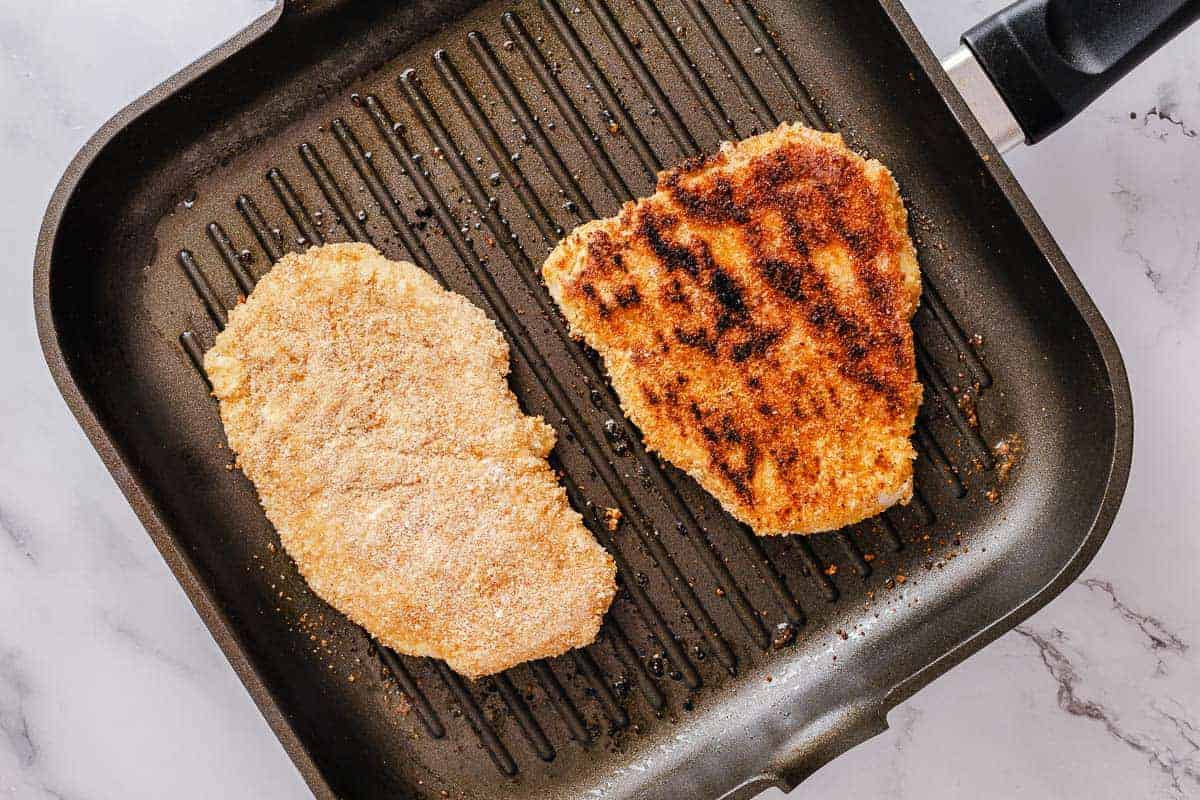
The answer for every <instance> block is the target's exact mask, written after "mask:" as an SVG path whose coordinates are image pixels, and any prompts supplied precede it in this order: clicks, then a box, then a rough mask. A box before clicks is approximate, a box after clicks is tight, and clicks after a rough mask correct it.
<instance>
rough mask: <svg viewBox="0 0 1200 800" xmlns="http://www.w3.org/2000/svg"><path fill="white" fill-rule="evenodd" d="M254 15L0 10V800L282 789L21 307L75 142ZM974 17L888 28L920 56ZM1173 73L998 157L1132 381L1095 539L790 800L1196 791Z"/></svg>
mask: <svg viewBox="0 0 1200 800" xmlns="http://www.w3.org/2000/svg"><path fill="white" fill-rule="evenodd" d="M269 5H270V4H269V2H267V1H266V0H206V2H204V3H184V2H173V3H162V2H154V1H153V0H94V1H93V2H89V3H76V2H67V0H43V1H42V2H38V3H30V2H25V0H0V98H2V99H3V108H4V112H3V117H2V118H0V174H2V175H3V176H4V181H3V183H0V248H2V250H0V252H2V253H3V255H4V260H3V264H2V265H0V270H2V271H0V341H3V342H4V345H3V346H2V347H0V375H3V376H4V378H3V380H0V453H3V456H4V457H3V459H0V609H3V613H2V614H0V797H14V798H70V799H71V800H75V799H76V798H81V799H82V798H108V797H112V798H140V797H162V796H176V797H181V798H209V797H231V798H232V797H248V798H249V797H253V798H301V797H305V796H308V795H307V791H306V789H305V787H304V785H303V783H302V782H301V780H300V779H299V777H298V776H297V774H296V772H295V770H294V769H293V768H292V766H291V763H290V762H289V761H288V759H287V757H286V756H285V754H284V753H283V750H282V748H281V747H280V746H279V744H278V743H277V742H276V741H275V739H274V737H273V736H272V734H271V732H270V731H269V730H268V728H267V726H266V724H265V723H264V722H263V720H262V718H261V717H260V716H259V714H258V712H257V710H255V708H254V706H253V704H252V703H251V701H250V699H249V697H248V695H247V694H246V692H245V690H244V689H243V688H242V687H241V684H240V683H239V682H238V680H237V678H236V677H235V676H234V674H233V672H232V670H230V669H229V667H228V665H227V663H226V662H225V660H224V658H223V657H222V656H221V654H220V653H219V652H218V650H217V648H216V646H215V644H214V643H213V642H212V640H211V638H210V637H209V635H208V633H207V632H206V631H205V629H204V626H203V625H202V624H201V623H200V621H199V619H198V618H197V616H196V614H195V612H194V611H193V610H192V608H191V606H190V604H189V603H188V601H187V599H186V598H185V597H184V595H183V593H182V591H180V589H179V588H178V586H177V585H176V583H175V581H174V579H173V578H172V577H171V575H170V573H169V572H168V570H167V568H166V566H165V565H164V564H163V562H162V560H161V559H160V558H159V556H158V554H157V553H156V552H155V551H154V548H153V546H152V545H151V543H150V540H149V538H148V537H147V536H146V535H145V533H144V531H143V530H142V528H141V526H140V525H139V523H138V522H137V520H136V519H135V518H134V516H133V514H132V512H131V511H130V510H129V508H128V507H127V505H126V504H125V502H124V500H123V499H122V498H121V496H120V494H119V493H118V491H117V489H116V487H115V486H114V485H113V483H112V481H111V479H110V478H109V477H108V475H107V473H106V472H105V470H104V468H103V466H102V465H101V464H100V462H99V459H98V458H97V457H96V455H95V454H94V452H93V451H92V449H91V448H90V446H89V445H88V444H87V442H86V441H85V439H84V437H83V435H82V433H81V432H80V431H79V430H78V428H77V426H76V425H75V423H74V421H73V420H72V419H71V417H70V415H69V413H68V412H67V410H66V407H65V405H64V404H63V403H62V401H61V399H60V398H59V396H58V393H57V391H56V390H55V388H54V386H53V384H52V382H51V380H50V378H49V375H48V373H47V372H46V370H45V367H44V365H43V362H42V358H41V353H40V349H39V347H38V344H37V341H36V335H35V333H34V326H33V319H32V308H31V304H30V261H31V255H32V251H33V245H34V241H35V238H36V235H37V227H38V225H39V224H40V220H41V216H42V212H43V210H44V208H45V204H46V201H47V199H48V198H49V195H50V192H51V191H52V189H53V187H54V184H55V182H56V181H57V179H58V176H59V175H60V174H61V172H62V170H63V169H64V168H65V167H66V165H67V163H68V161H69V160H70V158H71V157H72V156H73V155H74V153H75V151H76V150H77V149H78V147H79V146H80V145H82V144H83V142H84V141H85V140H86V139H87V137H88V136H90V134H91V133H92V131H93V130H94V129H95V128H97V127H98V126H99V125H100V124H101V123H102V122H103V121H104V120H105V119H107V118H108V117H109V116H110V115H111V114H112V113H113V112H114V111H115V110H117V109H118V108H119V107H120V106H122V105H123V104H124V103H126V102H128V101H129V100H131V99H133V98H134V97H135V96H137V95H138V94H140V93H141V92H142V91H144V90H145V89H147V88H149V87H151V86H152V85H154V84H155V83H157V82H159V81H160V80H161V79H162V78H164V77H166V76H167V75H168V74H170V73H171V72H173V71H174V70H176V69H177V68H179V67H180V66H182V65H184V64H185V63H187V62H188V61H190V60H192V59H194V58H195V57H196V56H197V55H199V54H200V53H201V52H203V51H204V50H206V49H208V48H210V47H211V46H213V45H214V44H215V43H217V42H218V41H220V40H221V39H222V38H224V37H226V36H227V35H229V34H230V33H232V32H233V31H235V30H236V29H238V28H240V27H241V26H242V25H244V24H245V23H246V22H248V21H249V20H251V19H253V18H254V17H255V16H257V15H258V14H260V13H263V12H264V11H266V10H267V8H268V7H269ZM1000 5H1002V3H1001V2H997V1H996V0H973V2H949V1H948V0H911V2H910V3H909V8H910V11H911V13H912V14H913V16H914V18H915V19H916V21H917V23H918V25H919V26H920V27H921V29H922V31H923V32H924V33H925V35H926V36H927V37H928V39H929V40H930V42H931V44H932V45H933V47H934V50H935V51H938V52H947V51H948V50H950V49H952V48H953V46H954V45H955V44H956V42H957V38H958V34H959V33H960V32H961V31H962V30H963V29H964V28H966V27H967V26H968V25H970V24H971V23H972V22H973V21H975V20H976V19H978V18H979V17H981V16H983V15H984V14H986V13H989V12H990V11H992V10H995V9H996V8H998V7H999V6H1000ZM1197 76H1200V29H1197V30H1195V31H1192V32H1190V33H1188V34H1185V36H1184V37H1182V38H1181V39H1179V40H1177V41H1176V42H1175V43H1173V44H1172V45H1171V46H1170V47H1168V48H1167V49H1166V50H1164V51H1163V52H1161V53H1159V54H1158V55H1156V56H1155V57H1153V58H1152V59H1151V60H1150V61H1149V62H1147V64H1145V65H1144V66H1143V67H1142V68H1141V69H1140V70H1138V71H1137V72H1135V73H1134V74H1133V75H1131V76H1129V77H1128V78H1127V79H1126V80H1125V81H1124V82H1122V83H1121V84H1120V85H1118V87H1116V88H1115V89H1114V90H1113V91H1112V92H1110V93H1109V94H1108V95H1106V96H1105V97H1104V98H1102V99H1101V100H1100V101H1099V102H1098V103H1097V104H1096V105H1095V106H1093V107H1092V108H1091V109H1089V110H1088V111H1087V112H1085V114H1084V115H1083V116H1082V117H1081V118H1080V119H1078V120H1076V121H1075V122H1074V123H1072V124H1071V125H1070V126H1069V127H1068V128H1066V129H1064V130H1063V131H1061V132H1059V133H1057V134H1055V135H1054V136H1052V137H1051V138H1050V139H1049V140H1047V141H1046V142H1044V143H1043V144H1041V145H1039V146H1038V147H1036V148H1032V149H1019V150H1018V151H1016V152H1014V153H1012V154H1011V155H1010V156H1009V157H1008V160H1009V163H1010V164H1011V165H1012V167H1013V169H1014V171H1015V172H1016V173H1017V175H1018V177H1019V178H1020V180H1021V182H1022V184H1023V186H1024V187H1025V189H1026V191H1027V192H1028V193H1029V194H1030V196H1031V197H1032V199H1033V202H1034V204H1035V205H1036V206H1037V208H1038V209H1039V211H1040V212H1041V213H1042V215H1043V216H1044V218H1045V219H1046V222H1047V224H1048V225H1049V227H1050V229H1051V231H1052V232H1053V233H1054V235H1055V236H1056V238H1057V239H1058V241H1059V242H1060V244H1061V245H1062V247H1063V249H1064V250H1065V251H1066V254H1067V257H1068V258H1069V259H1070V261H1071V263H1072V264H1073V265H1074V266H1075V268H1076V270H1077V271H1078V273H1079V275H1080V277H1081V279H1082V280H1083V282H1084V284H1085V285H1086V286H1087V287H1088V289H1089V291H1090V292H1091V293H1092V296H1093V297H1094V298H1095V300H1096V302H1097V303H1098V305H1099V306H1100V308H1101V310H1102V311H1103V312H1104V314H1105V317H1106V318H1107V320H1108V322H1109V324H1110V325H1111V326H1112V328H1113V330H1114V332H1115V334H1116V337H1117V340H1118V341H1119V343H1120V345H1121V348H1122V351H1123V353H1124V355H1125V358H1126V362H1127V366H1128V369H1129V373H1130V378H1131V381H1132V384H1133V391H1134V400H1135V406H1136V425H1137V431H1136V444H1135V455H1134V466H1133V473H1132V477H1131V480H1130V484H1129V490H1128V492H1127V494H1126V498H1125V502H1124V505H1123V507H1122V510H1121V512H1120V514H1119V516H1118V518H1117V522H1116V525H1115V526H1114V528H1113V531H1112V534H1111V535H1110V537H1109V539H1108V542H1107V543H1106V544H1105V546H1104V547H1103V549H1102V550H1101V552H1100V554H1099V556H1098V557H1097V558H1096V560H1095V561H1094V562H1093V563H1092V565H1091V566H1090V567H1089V568H1088V569H1087V571H1086V572H1085V574H1084V575H1083V576H1082V578H1081V579H1080V580H1079V581H1078V582H1077V583H1076V584H1074V585H1073V586H1071V587H1070V588H1069V589H1068V590H1067V591H1066V592H1065V593H1064V594H1063V595H1062V596H1061V597H1060V598H1058V599H1057V600H1055V601H1054V602H1053V603H1051V604H1050V605H1049V606H1048V607H1047V608H1046V609H1045V610H1043V611H1042V612H1040V613H1038V614H1037V615H1035V616H1034V617H1033V618H1032V619H1030V620H1029V621H1028V622H1026V623H1025V624H1024V625H1022V626H1021V627H1020V628H1018V629H1017V630H1016V631H1014V632H1011V633H1009V634H1008V635H1006V636H1004V637H1002V638H1001V639H999V640H998V641H997V642H995V643H994V644H993V645H991V646H989V647H988V648H986V649H985V650H984V651H983V652H981V653H980V654H978V655H977V656H974V657H973V658H971V659H970V660H969V661H967V662H966V663H965V664H964V665H962V666H960V667H958V668H956V669H954V670H952V671H951V672H950V673H949V674H948V675H946V676H945V677H944V678H942V679H940V680H938V681H937V682H936V683H934V684H933V685H932V686H930V687H929V688H927V689H925V690H924V691H922V692H921V693H919V694H918V695H916V696H915V697H914V698H912V699H911V700H909V701H908V702H906V703H904V704H902V705H901V706H900V707H898V708H897V709H896V710H895V711H894V712H893V713H892V714H891V717H890V724H891V729H890V730H889V731H888V732H887V733H885V734H883V735H882V736H879V737H877V738H875V739H873V740H871V741H870V742H868V743H866V744H864V745H862V746H861V747H859V748H857V749H856V750H854V751H853V752H851V753H849V754H847V755H846V756H844V757H842V758H840V759H838V760H836V761H835V762H834V763H832V764H830V765H828V766H827V767H825V768H824V769H822V770H821V771H819V772H818V773H817V774H816V775H815V776H813V778H812V779H810V780H809V781H808V782H807V783H805V784H804V785H803V786H802V787H801V788H800V789H799V790H797V792H796V793H795V796H798V797H856V798H864V797H866V798H872V797H884V796H886V797H889V798H895V799H896V800H903V799H904V798H918V797H920V798H957V797H961V796H971V797H979V798H1010V797H1014V796H1018V795H1020V796H1024V797H1034V798H1043V797H1044V798H1060V797H1061V798H1075V797H1090V798H1143V797H1146V798H1186V797H1200V658H1198V650H1197V648H1198V647H1200V596H1198V592H1197V588H1196V585H1197V578H1198V576H1200V524H1198V523H1200V478H1198V477H1197V476H1198V467H1200V419H1198V415H1197V414H1196V410H1197V407H1198V403H1197V400H1196V397H1197V394H1198V392H1200V377H1198V373H1197V369H1196V366H1197V363H1198V361H1200V311H1198V309H1200V197H1198V194H1200V190H1198V188H1197V187H1200V78H1197ZM768 796H774V797H778V796H780V795H779V794H778V793H770V794H769V795H768Z"/></svg>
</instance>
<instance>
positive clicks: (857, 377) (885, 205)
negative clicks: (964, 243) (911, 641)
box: [542, 124, 921, 534]
mask: <svg viewBox="0 0 1200 800" xmlns="http://www.w3.org/2000/svg"><path fill="white" fill-rule="evenodd" d="M542 274H543V276H544V277H545V279H546V283H547V284H548V286H549V289H550V292H551V294H552V295H553V296H554V299H555V300H556V301H557V303H558V305H559V307H560V308H561V309H562V311H563V313H564V314H565V315H566V318H567V321H568V322H569V324H570V327H571V331H572V333H573V334H574V335H576V336H579V337H581V338H582V339H584V340H585V341H586V342H587V343H588V344H589V345H591V347H593V348H594V349H596V350H597V351H598V352H599V353H600V355H601V356H602V357H603V358H604V363H605V366H606V367H607V369H608V373H609V376H610V378H611V380H612V382H613V385H614V387H615V388H616V390H617V393H618V394H619V395H620V398H621V403H622V406H623V408H624V410H625V413H626V414H627V415H628V416H629V418H630V419H631V420H632V421H633V422H634V423H635V424H636V425H637V426H638V427H639V428H641V431H642V434H643V436H644V438H645V442H646V445H647V447H649V448H650V449H652V450H654V451H657V452H658V453H660V454H661V455H662V456H663V457H664V458H665V459H667V460H669V461H671V462H673V463H674V464H676V465H677V466H679V467H680V468H682V469H684V470H685V471H687V472H688V473H689V474H690V475H691V476H692V477H694V478H695V479H696V480H697V481H698V482H699V483H700V485H701V486H703V487H704V488H705V489H706V490H708V491H709V492H710V493H711V494H713V495H714V496H715V497H716V498H717V499H718V500H719V501H720V502H721V504H722V505H723V506H724V507H725V508H726V509H727V510H728V511H729V512H730V513H732V514H733V515H734V516H735V517H737V518H738V519H739V520H742V521H743V522H745V523H747V524H748V525H750V526H751V527H752V528H753V529H754V530H755V531H756V532H757V533H759V534H785V533H815V532H818V531H827V530H833V529H837V528H840V527H842V526H844V525H848V524H851V523H854V522H858V521H860V520H862V519H865V518H867V517H870V516H872V515H874V514H876V513H878V512H880V511H882V510H884V509H886V508H888V507H889V506H891V505H893V504H894V503H897V502H902V503H905V502H908V500H909V499H910V498H911V496H912V460H913V458H914V450H913V447H912V445H911V443H910V442H909V437H910V435H911V434H912V430H913V425H914V422H915V419H916V413H917V406H918V405H919V403H920V400H921V386H920V384H919V383H917V379H916V367H915V363H914V352H913V338H912V329H911V327H910V324H909V323H910V319H911V317H912V315H913V313H914V311H915V310H916V307H917V303H918V300H919V298H920V293H921V281H920V273H919V269H918V266H917V259H916V254H915V251H914V249H913V245H912V242H911V241H910V239H909V236H908V231H907V215H906V212H905V209H904V205H903V203H902V202H901V200H900V195H899V191H898V189H897V187H896V183H895V181H894V180H893V179H892V176H891V173H889V172H888V170H887V169H886V168H885V167H884V166H883V165H882V164H880V163H879V162H878V161H874V160H870V161H868V160H865V159H863V158H861V157H860V156H858V155H856V154H855V153H854V152H852V151H851V150H849V149H848V148H847V147H846V146H845V144H844V143H843V141H842V138H841V136H839V135H836V134H828V133H819V132H817V131H814V130H811V129H808V128H804V127H802V126H800V125H797V124H784V125H780V126H779V127H778V128H776V129H775V130H773V131H770V132H767V133H764V134H761V135H758V136H754V137H751V138H749V139H745V140H743V141H741V142H737V143H734V144H728V143H727V144H725V145H724V146H722V148H721V150H720V152H718V153H717V154H715V155H713V156H710V157H707V158H700V159H694V160H691V161H689V162H686V163H684V164H683V165H682V166H680V167H679V168H676V169H671V170H667V171H665V172H663V173H661V174H660V175H659V178H658V186H657V191H656V192H655V193H654V194H653V195H652V196H650V197H647V198H643V199H640V200H637V201H636V202H630V203H626V204H625V206H624V207H623V208H622V209H621V211H620V214H619V215H618V216H617V217H615V218H612V219H605V220H598V221H595V222H589V223H587V224H584V225H581V226H580V227H578V228H576V229H575V230H574V231H573V232H572V233H571V234H570V235H568V236H567V237H566V238H565V239H564V240H563V241H562V242H560V243H559V245H558V247H557V248H555V250H554V252H552V253H551V254H550V257H549V258H548V259H547V260H546V263H545V265H544V267H543V270H542Z"/></svg>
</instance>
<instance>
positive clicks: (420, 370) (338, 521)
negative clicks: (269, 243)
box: [204, 244, 616, 677]
mask: <svg viewBox="0 0 1200 800" xmlns="http://www.w3.org/2000/svg"><path fill="white" fill-rule="evenodd" d="M204 367H205V370H206V371H207V373H208V376H209V378H210V380H211V381H212V386H213V393H214V394H215V395H216V396H217V397H218V398H219V399H220V406H221V420H222V422H223V423H224V425H225V431H226V434H227V436H228V439H229V445H230V447H231V448H232V449H233V450H234V451H235V452H236V453H237V458H238V465H239V466H240V467H241V469H242V470H243V471H244V472H245V474H246V475H247V476H248V477H249V478H250V480H251V481H253V483H254V485H255V487H256V488H257V489H258V494H259V498H260V499H261V501H262V505H263V508H264V509H265V510H266V513H267V516H268V518H270V520H271V522H272V523H274V525H275V528H276V529H277V530H278V532H279V537H280V539H281V540H282V542H283V545H284V547H285V548H286V549H287V552H288V553H289V554H290V555H291V556H292V558H293V559H294V560H295V562H296V564H297V566H298V567H299V568H300V572H301V573H302V574H303V575H304V577H305V579H306V580H307V581H308V584H309V586H311V587H312V590H313V591H314V592H315V593H316V594H317V595H318V596H320V597H321V598H322V599H324V600H325V601H326V602H328V603H329V604H330V605H332V606H333V607H335V608H336V609H338V610H339V611H341V612H343V613H344V614H346V616H348V617H349V618H350V619H352V620H354V621H355V622H357V623H359V624H360V625H362V626H363V627H364V628H366V629H367V630H368V631H369V632H370V633H371V634H372V635H374V636H375V637H376V638H377V639H378V640H379V641H380V642H382V643H383V644H385V645H387V646H389V647H392V648H394V649H396V650H398V651H400V652H402V653H408V654H412V655H420V656H432V657H435V658H441V659H445V661H446V662H447V663H448V664H449V665H450V667H451V668H453V669H454V670H456V671H457V672H459V673H462V674H463V675H467V676H470V677H477V676H480V675H487V674H491V673H495V672H499V671H501V670H504V669H507V668H508V667H511V666H513V665H515V664H518V663H520V662H522V661H528V660H531V659H537V658H543V657H547V656H554V655H558V654H561V653H563V652H565V651H567V650H569V649H570V648H573V647H582V646H583V645H586V644H588V643H590V642H591V641H592V640H593V639H595V637H596V634H597V631H598V630H599V627H600V623H601V619H602V617H603V616H604V613H605V611H606V610H607V609H608V606H609V604H610V602H611V601H612V598H613V594H614V592H615V589H616V586H615V573H616V570H615V567H614V564H613V560H612V558H611V557H610V556H609V555H608V553H606V552H605V551H604V549H603V548H601V547H600V545H599V544H597V543H596V541H595V539H593V538H592V536H591V534H589V533H588V531H587V529H586V528H584V526H583V522H582V519H581V518H580V516H579V514H577V513H576V512H575V511H574V510H573V509H572V508H571V507H570V506H569V505H568V503H567V497H566V493H565V492H564V490H563V489H562V487H560V486H559V485H558V483H557V481H556V480H555V476H554V474H553V472H552V471H551V469H550V467H549V465H548V464H547V463H546V456H547V455H548V454H549V452H550V449H551V448H552V447H553V445H554V440H555V436H554V431H553V430H552V429H551V428H550V427H549V426H548V425H547V424H546V423H545V422H544V421H543V420H542V419H541V418H540V417H527V416H525V415H524V414H523V413H522V412H521V409H520V407H519V406H518V404H517V400H516V398H515V397H514V396H513V394H512V392H511V391H510V390H509V388H508V385H507V383H506V382H505V375H506V374H507V373H508V348H507V345H506V344H505V341H504V339H503V337H502V336H501V334H500V331H499V330H497V328H496V326H495V325H494V324H493V323H492V322H491V321H490V320H489V319H488V318H487V317H486V316H485V315H484V313H483V312H482V311H481V310H479V309H478V308H476V307H475V306H473V305H472V304H471V303H470V302H469V301H468V300H467V299H466V298H464V297H462V296H460V295H457V294H454V293H453V292H448V291H446V290H444V289H442V288H441V287H440V286H439V285H438V284H437V282H436V281H434V279H433V278H432V277H430V276H429V275H428V274H426V273H425V272H423V271H422V270H420V269H418V268H417V267H415V266H413V265H412V264H408V263H396V262H393V261H389V260H387V259H385V258H384V257H383V256H381V255H380V254H379V253H378V252H376V251H375V249H374V248H372V247H370V246H368V245H361V244H348V245H326V246H324V247H317V248H313V249H311V250H309V251H308V252H306V253H304V254H303V255H295V254H292V255H288V256H285V257H284V258H283V259H282V260H281V261H280V262H279V263H278V264H277V265H276V266H275V267H274V268H273V269H272V270H271V271H270V272H269V273H268V274H267V275H266V276H265V277H263V279H262V280H261V281H260V282H259V283H258V285H257V286H256V287H255V289H254V291H253V292H252V293H251V294H250V296H249V298H247V300H246V302H245V303H243V304H242V305H240V306H238V307H237V308H235V309H234V310H233V311H232V312H231V313H230V315H229V324H228V326H227V327H226V328H225V330H224V331H223V332H222V333H221V334H220V335H218V336H217V340H216V344H215V345H214V347H213V348H212V349H211V350H210V351H209V352H208V353H207V354H206V355H205V358H204Z"/></svg>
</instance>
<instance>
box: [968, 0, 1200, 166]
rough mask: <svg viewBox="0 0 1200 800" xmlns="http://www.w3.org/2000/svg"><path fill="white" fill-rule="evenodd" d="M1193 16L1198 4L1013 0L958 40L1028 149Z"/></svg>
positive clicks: (1199, 14)
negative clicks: (1029, 145)
mask: <svg viewBox="0 0 1200 800" xmlns="http://www.w3.org/2000/svg"><path fill="white" fill-rule="evenodd" d="M1197 18H1200V0H1020V2H1016V3H1013V4H1012V5H1011V6H1009V7H1008V8H1006V9H1004V10H1003V11H1001V12H999V13H998V14H994V15H992V16H991V17H988V18H987V19H985V20H984V21H983V22H981V23H979V24H978V25H976V26H975V27H973V28H971V29H970V30H969V31H967V32H966V33H965V34H963V37H962V41H963V44H965V45H966V47H967V48H969V50H970V52H971V54H973V55H974V57H975V60H977V61H978V63H979V66H980V67H982V68H983V71H984V72H985V73H986V74H987V77H988V78H990V79H991V83H992V84H993V85H994V86H995V88H996V91H998V92H999V94H1000V96H1001V98H1003V100H1004V103H1005V105H1007V106H1008V110H1009V111H1010V112H1011V113H1012V116H1013V117H1014V118H1015V119H1016V122H1017V123H1018V124H1019V125H1020V128H1021V131H1022V132H1023V133H1024V138H1025V141H1026V143H1028V144H1034V143H1036V142H1039V141H1041V140H1042V139H1044V138H1045V137H1046V136H1047V135H1049V134H1050V133H1053V132H1054V131H1055V130H1057V129H1058V128H1059V127H1060V126H1062V125H1063V124H1064V123H1066V122H1067V121H1068V120H1070V119H1071V118H1072V117H1074V116H1075V115H1076V114H1078V113H1079V112H1080V111H1082V110H1083V109H1084V107H1085V106H1087V105H1088V104H1089V103H1091V102H1092V101H1093V100H1095V99H1096V98H1097V97H1099V96H1100V95H1101V94H1102V93H1103V92H1104V91H1105V90H1106V89H1108V87H1110V86H1112V85H1113V84H1114V83H1116V82H1117V81H1118V80H1120V79H1121V78H1122V77H1123V76H1124V75H1125V73H1127V72H1129V70H1131V69H1133V68H1134V67H1136V66H1137V65H1138V64H1140V63H1141V62H1142V61H1143V60H1145V58H1146V57H1147V56H1149V55H1150V54H1151V53H1153V52H1154V51H1155V50H1157V49H1158V48H1159V47H1161V46H1162V45H1164V44H1166V43H1167V42H1168V41H1170V40H1171V39H1172V38H1173V37H1174V36H1175V35H1176V34H1177V33H1179V32H1180V31H1182V30H1183V29H1184V28H1186V27H1187V26H1188V25H1190V24H1191V23H1193V22H1195V21H1196V19H1197ZM972 110H974V109H972Z"/></svg>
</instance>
